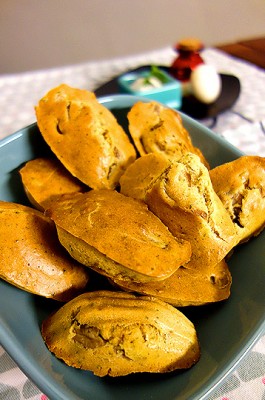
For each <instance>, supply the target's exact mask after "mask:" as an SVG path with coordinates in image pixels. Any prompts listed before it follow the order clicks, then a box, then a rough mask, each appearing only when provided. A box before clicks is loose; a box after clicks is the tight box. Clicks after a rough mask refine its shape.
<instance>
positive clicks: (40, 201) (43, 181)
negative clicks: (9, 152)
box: [19, 157, 89, 211]
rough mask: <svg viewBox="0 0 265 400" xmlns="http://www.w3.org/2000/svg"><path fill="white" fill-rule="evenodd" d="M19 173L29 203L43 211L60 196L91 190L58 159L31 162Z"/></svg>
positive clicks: (42, 159)
mask: <svg viewBox="0 0 265 400" xmlns="http://www.w3.org/2000/svg"><path fill="white" fill-rule="evenodd" d="M19 173H20V176H21V180H22V183H23V186H24V190H25V193H26V195H27V197H28V199H29V201H30V202H31V204H32V205H33V206H34V207H36V208H37V209H39V210H41V211H44V210H45V209H46V208H48V207H49V205H50V204H51V202H52V201H56V198H57V196H59V195H62V194H67V193H75V192H85V191H87V190H89V189H88V187H86V186H85V185H84V184H82V183H81V182H80V181H78V180H77V179H76V178H74V177H73V175H71V174H70V172H69V171H67V169H66V168H65V167H64V166H63V165H62V164H61V163H60V161H59V160H58V159H56V158H43V157H40V158H36V159H34V160H30V161H28V162H27V163H26V164H25V165H24V166H23V167H22V168H21V169H20V171H19Z"/></svg>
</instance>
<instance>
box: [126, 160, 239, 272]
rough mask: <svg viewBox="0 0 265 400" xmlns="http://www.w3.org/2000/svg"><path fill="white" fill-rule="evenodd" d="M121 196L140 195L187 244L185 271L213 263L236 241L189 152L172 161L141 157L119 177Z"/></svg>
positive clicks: (231, 226) (199, 165)
mask: <svg viewBox="0 0 265 400" xmlns="http://www.w3.org/2000/svg"><path fill="white" fill-rule="evenodd" d="M159 159H162V160H161V161H159ZM157 160H158V161H157ZM147 163H150V167H147ZM166 163H167V166H166ZM153 164H155V165H156V166H157V168H156V169H155V173H154V175H150V177H148V176H146V178H145V179H142V175H143V173H142V171H143V170H148V169H151V166H152V165H153ZM159 167H160V168H161V173H160V174H159ZM149 178H150V179H149ZM127 180H128V181H127ZM126 181H127V182H126ZM135 188H137V190H136V189H135ZM144 191H146V193H145V195H144ZM121 193H123V194H125V195H127V196H135V197H137V195H138V194H139V195H140V198H141V199H143V200H144V201H145V202H146V204H147V205H148V207H149V209H150V210H151V211H152V212H153V213H154V214H155V215H157V216H158V217H159V218H160V219H161V221H162V222H163V223H164V224H165V225H166V226H167V227H168V228H169V230H170V231H171V232H172V234H173V235H174V236H176V237H182V238H183V239H185V240H188V241H189V242H190V243H191V249H192V256H191V260H190V262H189V263H188V264H187V265H186V267H187V268H193V269H194V268H197V269H200V268H201V267H202V266H205V267H207V266H209V267H211V266H212V265H216V264H217V263H218V262H220V261H221V260H222V259H223V258H224V257H225V256H226V255H227V254H228V252H229V251H230V250H231V249H232V248H233V247H234V246H235V244H236V243H237V235H236V231H235V228H234V224H233V222H232V221H231V219H230V217H229V214H228V212H227V211H226V209H225V207H224V205H223V204H222V202H221V200H220V199H219V197H218V196H217V195H216V193H215V192H214V190H213V187H212V183H211V179H210V176H209V171H208V170H207V168H206V167H205V166H204V165H203V164H202V162H201V161H200V158H199V157H198V156H197V155H195V154H193V153H187V154H186V155H184V156H183V157H181V158H180V159H179V160H174V161H173V160H171V161H170V160H166V157H165V156H163V155H162V154H159V153H151V154H149V155H147V156H144V157H140V158H139V159H138V160H137V161H135V163H134V164H133V165H132V166H131V167H130V169H128V170H127V171H126V173H125V174H124V176H123V178H122V179H121Z"/></svg>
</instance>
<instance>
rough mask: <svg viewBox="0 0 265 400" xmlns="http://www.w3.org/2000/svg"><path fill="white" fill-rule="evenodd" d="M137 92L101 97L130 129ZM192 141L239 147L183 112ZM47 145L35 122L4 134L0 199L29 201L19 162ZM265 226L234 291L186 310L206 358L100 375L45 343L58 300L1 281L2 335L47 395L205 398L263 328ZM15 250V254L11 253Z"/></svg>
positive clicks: (238, 254) (223, 150) (215, 160)
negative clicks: (168, 369) (184, 365)
mask: <svg viewBox="0 0 265 400" xmlns="http://www.w3.org/2000/svg"><path fill="white" fill-rule="evenodd" d="M136 100H139V98H135V97H134V96H123V95H117V96H108V97H105V98H102V99H101V102H102V103H103V104H104V105H105V106H106V107H108V108H109V109H111V110H112V111H113V113H114V114H115V115H116V116H117V118H118V120H119V121H120V123H121V124H122V125H123V126H124V127H125V129H126V130H127V119H126V114H127V112H128V109H129V108H130V107H131V106H132V105H133V103H134V102H135V101H136ZM183 122H184V125H185V126H186V128H187V129H188V131H189V132H190V134H191V136H192V139H193V141H194V144H195V145H196V146H198V147H200V148H201V150H202V151H203V153H204V154H205V156H206V158H207V159H208V161H209V162H210V164H211V166H212V167H213V166H215V165H218V164H221V163H223V162H226V161H229V160H232V159H235V158H237V157H239V156H240V155H241V153H240V152H239V151H238V150H236V149H235V148H233V147H232V146H230V144H228V143H227V142H225V141H224V140H222V139H221V138H219V137H217V136H216V135H215V134H213V133H212V132H211V131H210V130H208V129H207V128H205V127H204V126H202V125H200V124H199V123H198V122H196V121H194V120H192V119H191V118H189V117H186V116H185V115H183ZM48 152H49V150H48V149H47V146H46V144H45V143H44V142H43V140H42V138H41V136H40V133H39V130H38V128H37V126H36V124H33V125H31V126H28V127H26V128H24V129H21V131H19V132H17V133H15V134H13V135H12V136H10V137H8V138H6V139H4V140H3V141H2V142H0V199H1V200H6V201H14V202H20V203H23V204H28V202H27V199H26V197H25V195H24V191H23V188H22V185H21V182H20V179H19V174H18V170H19V168H20V166H21V165H22V164H23V163H24V162H25V161H27V160H30V159H32V158H34V157H37V156H41V155H45V154H47V153H48ZM264 248H265V236H264V233H263V234H261V235H260V236H258V237H257V238H255V239H253V240H251V241H250V242H249V243H247V244H245V245H242V246H240V247H239V248H238V249H236V251H235V253H234V254H233V256H232V258H231V260H230V262H229V266H230V270H231V273H232V277H233V284H232V294H231V297H230V298H229V299H228V300H227V301H225V302H221V303H218V304H213V305H208V306H202V307H189V308H185V309H183V310H182V311H183V312H184V313H185V314H186V315H187V316H188V317H189V318H190V319H191V320H192V321H193V323H194V324H195V327H196V329H197V332H198V336H199V340H200V344H201V359H200V361H199V362H198V363H197V364H196V365H195V366H194V367H192V368H191V369H189V370H187V371H177V372H175V373H169V374H135V375H131V376H127V377H123V378H99V377H96V376H94V375H93V374H92V373H90V372H87V371H80V370H77V369H74V368H71V367H68V366H66V365H65V364H64V363H63V362H61V361H59V360H57V359H56V358H55V357H54V356H53V355H52V354H51V353H50V352H49V351H48V350H47V348H46V346H45V344H44V342H43V340H42V337H41V334H40V326H41V323H42V321H43V319H44V318H45V317H47V316H48V315H49V314H50V313H51V312H52V311H54V310H55V309H56V308H57V307H58V303H56V302H54V301H52V300H47V299H44V298H41V297H38V296H35V295H32V294H30V293H27V292H24V291H22V290H20V289H18V288H16V287H14V286H11V285H10V284H8V283H6V282H5V281H0V342H1V344H2V345H3V347H4V348H5V349H6V350H7V352H8V353H9V354H10V355H11V357H12V358H13V359H14V360H15V361H16V362H17V364H18V365H19V366H20V368H21V369H22V370H23V371H24V372H25V374H26V375H27V376H28V377H29V378H30V379H31V380H32V381H33V382H34V383H35V384H36V385H37V386H38V387H39V388H40V390H41V391H43V392H44V393H45V394H46V395H47V396H48V398H49V399H50V400H113V399H115V400H124V399H126V400H135V399H141V400H142V399H143V400H164V399H166V400H173V399H174V400H187V399H189V400H195V399H196V400H199V399H200V400H203V399H207V397H208V395H209V394H210V393H212V391H213V390H214V389H216V387H217V386H218V385H220V384H221V383H222V382H223V381H224V379H225V378H226V377H227V376H228V374H229V373H231V371H232V370H233V369H234V368H235V367H236V366H237V365H238V363H239V362H240V360H241V359H242V357H243V356H244V355H245V353H246V352H247V351H248V350H249V349H250V348H251V347H252V346H253V345H254V343H255V342H256V340H257V339H258V338H259V336H260V334H261V333H262V332H263V329H264V319H265V307H264V287H265V282H264V279H265V278H264V277H265V254H264ZM14 257H15V255H14Z"/></svg>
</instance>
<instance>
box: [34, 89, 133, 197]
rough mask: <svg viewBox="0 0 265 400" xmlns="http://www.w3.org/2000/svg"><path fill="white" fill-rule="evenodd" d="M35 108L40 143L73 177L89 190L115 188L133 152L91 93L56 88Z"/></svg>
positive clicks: (111, 116) (112, 120)
mask: <svg viewBox="0 0 265 400" xmlns="http://www.w3.org/2000/svg"><path fill="white" fill-rule="evenodd" d="M35 109H36V116H37V124H38V127H39V129H40V132H41V134H42V136H43V138H44V140H45V141H46V142H47V143H48V145H49V146H50V148H51V150H52V151H53V152H54V154H55V155H56V156H57V157H58V159H59V160H60V161H61V162H62V164H63V165H64V166H65V167H66V169H68V170H69V171H70V172H71V174H72V175H73V176H75V177H77V178H78V179H79V180H80V181H81V182H83V183H85V184H86V185H88V186H90V187H91V188H93V189H99V188H106V189H113V188H115V187H116V186H117V184H118V182H119V178H120V177H121V175H122V174H123V172H124V171H125V169H126V168H127V167H128V165H130V163H131V162H133V161H134V160H135V158H136V152H135V149H134V147H133V145H132V144H131V143H130V141H129V138H128V136H127V135H126V133H125V132H124V130H123V129H122V127H121V126H120V125H119V124H118V122H117V120H116V119H115V117H114V116H113V114H112V113H111V112H110V111H109V110H108V109H107V108H106V107H104V106H103V105H101V104H100V103H99V102H98V101H97V99H96V97H95V95H94V93H92V92H88V91H86V90H81V89H74V88H71V87H69V86H67V85H60V86H58V87H56V88H54V89H52V90H51V91H49V92H48V93H47V94H46V95H45V96H44V97H43V98H42V99H41V100H40V101H39V103H38V105H37V106H36V108H35Z"/></svg>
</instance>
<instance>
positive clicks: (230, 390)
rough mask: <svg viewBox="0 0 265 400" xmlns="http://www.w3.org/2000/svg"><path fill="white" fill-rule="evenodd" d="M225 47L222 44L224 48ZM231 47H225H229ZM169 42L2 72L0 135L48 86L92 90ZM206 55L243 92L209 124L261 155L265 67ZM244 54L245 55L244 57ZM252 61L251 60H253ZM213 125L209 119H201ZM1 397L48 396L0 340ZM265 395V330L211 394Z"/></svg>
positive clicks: (168, 56) (260, 398)
mask: <svg viewBox="0 0 265 400" xmlns="http://www.w3.org/2000/svg"><path fill="white" fill-rule="evenodd" d="M224 50H225V49H224ZM228 53H229V51H228ZM175 56H176V54H175V53H174V51H173V50H172V48H170V47H166V48H163V49H158V50H154V51H151V52H148V53H145V54H138V55H132V56H128V57H124V58H116V59H112V60H105V61H100V62H96V61H95V62H89V63H83V64H78V65H71V66H65V67H62V68H54V69H49V70H43V71H31V72H26V73H21V74H12V75H2V76H0V139H2V138H4V137H6V136H8V135H10V134H12V133H13V132H15V131H17V130H19V129H20V128H22V127H24V126H26V125H29V124H31V123H32V122H35V114H34V106H35V104H37V102H38V100H39V99H40V98H41V97H42V96H43V95H44V94H45V93H46V92H47V91H48V90H49V89H51V88H52V87H55V86H57V85H58V84H60V83H62V82H64V83H67V84H69V85H70V86H73V87H78V88H84V89H88V90H91V91H94V90H95V89H96V88H97V87H99V86H100V85H102V84H103V83H105V82H106V81H108V80H109V79H111V78H113V77H114V76H117V75H118V74H120V73H122V72H124V71H127V70H130V69H133V68H136V67H138V66H141V65H148V64H157V65H170V64H171V62H172V61H173V59H174V57H175ZM202 56H203V58H204V60H205V61H206V62H207V63H209V64H211V65H213V66H214V67H215V68H216V69H217V71H218V72H219V73H227V74H233V75H235V76H237V77H238V78H239V79H240V83H241V92H240V96H239V98H238V100H237V101H236V103H235V104H234V105H233V107H232V108H231V109H229V110H227V111H226V112H224V113H222V114H220V115H219V116H218V118H217V120H216V121H215V124H214V126H212V130H213V131H214V132H215V133H216V135H221V136H223V137H224V138H226V139H227V140H228V141H229V142H230V143H232V144H233V145H234V146H236V147H238V148H239V149H240V150H242V151H243V152H244V153H246V154H251V155H254V154H256V155H260V156H263V157H265V107H264V105H265V104H264V101H265V100H264V99H265V84H264V83H265V71H264V70H263V69H262V68H260V67H259V66H258V63H256V64H257V65H254V64H253V63H249V62H247V61H242V60H240V59H239V58H238V56H236V57H237V58H235V57H234V55H233V56H231V54H227V53H224V52H223V51H220V50H219V49H218V50H217V49H211V48H210V49H205V50H204V51H203V52H202ZM243 58H244V57H243ZM252 61H253V60H252ZM201 122H202V123H204V124H205V125H208V126H210V125H212V122H213V121H212V120H211V119H209V120H207V119H205V120H203V121H201ZM0 360H1V362H0V399H1V400H4V399H6V400H16V399H21V400H26V399H27V400H37V399H38V400H45V399H47V397H46V396H45V394H43V393H41V392H40V391H39V389H38V388H37V387H36V386H35V385H34V384H33V383H32V382H31V381H30V380H29V379H28V378H27V377H26V376H25V375H24V374H23V372H22V371H21V370H20V369H19V368H18V367H17V365H16V364H15V362H14V361H13V360H12V359H11V358H10V357H9V355H8V354H7V353H6V352H5V350H4V349H3V348H2V347H1V346H0ZM250 399H255V400H264V399H265V336H262V337H261V338H260V340H259V341H258V342H257V343H256V344H255V346H254V347H253V348H252V350H251V351H250V352H249V353H248V354H247V355H246V356H245V358H244V359H243V360H242V361H241V363H240V365H239V366H238V367H237V369H236V370H235V371H234V372H233V373H232V374H231V375H230V376H229V377H228V378H227V379H226V381H225V382H224V383H223V384H222V385H221V387H219V388H218V390H217V391H215V392H214V393H213V394H212V395H211V396H209V400H250Z"/></svg>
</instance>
